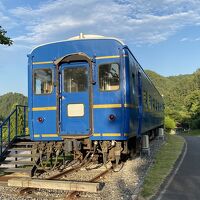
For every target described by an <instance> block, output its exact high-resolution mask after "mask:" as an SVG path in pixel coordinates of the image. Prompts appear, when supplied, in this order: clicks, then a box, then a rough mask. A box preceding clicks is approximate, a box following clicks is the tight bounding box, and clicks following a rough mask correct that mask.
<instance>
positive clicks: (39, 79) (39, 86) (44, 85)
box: [33, 69, 53, 95]
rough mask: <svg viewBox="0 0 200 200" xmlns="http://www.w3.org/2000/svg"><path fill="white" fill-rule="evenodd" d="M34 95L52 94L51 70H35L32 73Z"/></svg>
mask: <svg viewBox="0 0 200 200" xmlns="http://www.w3.org/2000/svg"><path fill="white" fill-rule="evenodd" d="M33 81H34V86H33V88H34V93H35V94H37V95H39V94H50V93H52V89H53V87H52V85H53V79H52V70H51V69H35V70H34V72H33Z"/></svg>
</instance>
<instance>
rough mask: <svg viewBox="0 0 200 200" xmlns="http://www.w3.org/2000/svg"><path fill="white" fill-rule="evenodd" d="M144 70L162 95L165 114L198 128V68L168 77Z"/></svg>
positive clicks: (199, 90) (199, 114)
mask: <svg viewBox="0 0 200 200" xmlns="http://www.w3.org/2000/svg"><path fill="white" fill-rule="evenodd" d="M145 72H146V73H147V74H148V75H149V77H150V78H151V80H152V81H153V83H154V84H155V86H156V88H157V89H158V90H159V92H160V93H161V94H162V95H163V96H164V101H165V114H166V115H167V116H170V117H171V118H172V119H174V120H175V121H176V122H178V123H182V124H184V123H187V124H190V125H191V126H192V127H194V128H200V69H198V70H197V71H196V72H194V73H193V74H186V75H178V76H169V77H164V76H161V75H159V74H157V73H155V72H153V71H150V70H145Z"/></svg>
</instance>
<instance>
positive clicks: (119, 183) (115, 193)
mask: <svg viewBox="0 0 200 200" xmlns="http://www.w3.org/2000/svg"><path fill="white" fill-rule="evenodd" d="M163 142H164V141H163V140H158V139H154V140H153V141H151V143H150V149H151V151H150V156H147V155H144V156H142V157H137V158H135V159H132V160H127V161H126V163H125V164H124V166H123V168H122V169H121V170H120V171H119V172H112V173H110V174H108V175H106V177H104V178H102V179H101V180H100V181H101V182H103V183H105V185H104V187H103V189H102V190H101V191H99V192H98V193H95V194H94V193H83V192H82V193H80V198H79V199H80V200H84V199H91V200H93V199H94V200H103V199H115V200H118V199H119V200H134V199H135V198H136V196H137V194H138V192H139V189H140V188H141V185H142V183H143V180H144V177H145V175H146V173H147V171H148V169H149V167H150V165H151V164H152V163H153V160H154V156H155V153H156V152H157V151H158V150H159V149H160V146H161V145H162V144H163ZM83 173H84V174H85V173H87V171H83ZM19 191H20V189H19V188H13V187H5V186H0V199H2V200H12V199H13V200H23V199H24V200H26V199H27V200H28V199H30V200H33V199H63V198H62V197H63V196H64V195H65V194H66V191H52V190H43V189H40V190H37V191H36V192H34V194H37V195H39V196H38V198H36V197H35V196H34V197H33V196H32V197H31V196H24V197H22V196H19ZM41 196H42V198H41ZM45 197H47V198H45Z"/></svg>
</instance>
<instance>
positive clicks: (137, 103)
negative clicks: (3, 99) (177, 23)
mask: <svg viewBox="0 0 200 200" xmlns="http://www.w3.org/2000/svg"><path fill="white" fill-rule="evenodd" d="M79 52H83V53H85V54H86V55H88V56H89V57H90V58H91V59H92V60H93V62H94V63H93V69H92V72H93V78H92V79H93V81H94V82H95V84H94V85H92V87H93V104H94V105H99V104H100V105H102V104H103V105H107V104H108V105H112V104H118V105H121V107H117V108H94V109H93V125H94V133H97V134H100V136H91V137H90V139H91V140H127V139H128V138H130V137H134V136H137V137H140V136H141V135H142V134H144V133H145V132H147V131H149V130H151V129H153V128H156V127H159V126H161V125H162V124H163V111H155V110H149V109H148V110H146V109H144V107H143V90H145V91H147V92H148V93H149V94H151V96H152V97H153V98H155V99H157V101H158V102H159V103H160V104H163V99H162V97H161V95H160V94H159V93H158V91H157V90H156V89H155V87H154V86H153V84H152V83H151V81H150V80H149V78H148V77H147V76H146V74H145V73H144V71H143V69H142V68H141V67H140V65H139V63H138V62H137V60H136V59H135V58H134V56H133V55H132V53H131V52H130V50H129V49H128V47H127V46H124V45H122V44H121V43H119V42H118V41H116V40H114V39H89V40H87V39H84V40H75V41H63V42H57V43H52V44H46V45H43V46H40V47H38V48H36V49H34V50H33V51H32V52H31V54H30V55H29V56H28V57H29V62H28V68H29V69H28V76H29V84H28V86H29V92H28V98H29V110H30V112H29V130H30V135H31V139H32V140H37V141H41V140H43V141H52V140H61V139H62V136H64V135H83V136H84V135H88V134H89V132H90V131H89V129H90V125H89V117H90V116H89V90H88V89H87V90H86V91H83V92H74V93H70V92H65V91H64V90H63V84H64V83H63V70H64V69H67V68H73V67H83V68H84V67H85V68H87V70H88V71H89V69H88V68H89V66H88V64H87V63H86V62H80V61H79V62H75V63H73V64H72V63H70V64H69V63H65V64H62V66H61V67H60V88H59V89H60V96H61V99H60V106H59V109H60V110H59V112H60V135H59V136H58V137H42V134H56V133H57V131H56V110H42V111H32V108H37V107H55V106H56V86H55V87H54V88H53V91H52V93H51V94H48V95H35V94H33V92H32V91H33V85H32V83H33V78H32V74H33V70H35V69H42V68H50V69H52V71H53V74H54V77H53V81H54V83H55V82H56V76H55V73H56V70H55V65H54V64H53V61H55V60H56V59H58V58H60V57H63V56H65V55H69V54H73V53H79ZM102 56H118V57H115V58H104V59H98V57H102ZM47 61H51V62H52V63H49V64H32V63H33V62H47ZM106 63H116V64H118V65H119V66H120V88H119V90H116V91H101V90H100V89H99V65H101V64H106ZM133 75H134V78H133ZM88 84H90V83H89V81H88ZM68 104H84V116H80V117H70V116H68V110H67V107H68ZM126 104H127V105H129V106H124V105H126ZM110 114H113V115H115V116H116V120H114V121H110V120H109V119H108V118H109V115H110ZM38 117H43V118H44V122H43V123H39V122H38V121H37V119H38ZM103 133H109V134H110V136H103V135H102V134H103ZM125 133H126V134H128V136H124V134H125ZM34 134H37V135H40V137H37V138H36V137H35V138H34ZM112 134H120V136H112Z"/></svg>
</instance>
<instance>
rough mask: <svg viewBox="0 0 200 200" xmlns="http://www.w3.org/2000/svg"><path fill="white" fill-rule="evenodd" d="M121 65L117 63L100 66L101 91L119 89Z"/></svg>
mask: <svg viewBox="0 0 200 200" xmlns="http://www.w3.org/2000/svg"><path fill="white" fill-rule="evenodd" d="M119 84H120V80H119V65H118V64H116V63H110V64H103V65H100V66H99V88H100V90H101V91H112V90H118V89H119Z"/></svg>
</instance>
